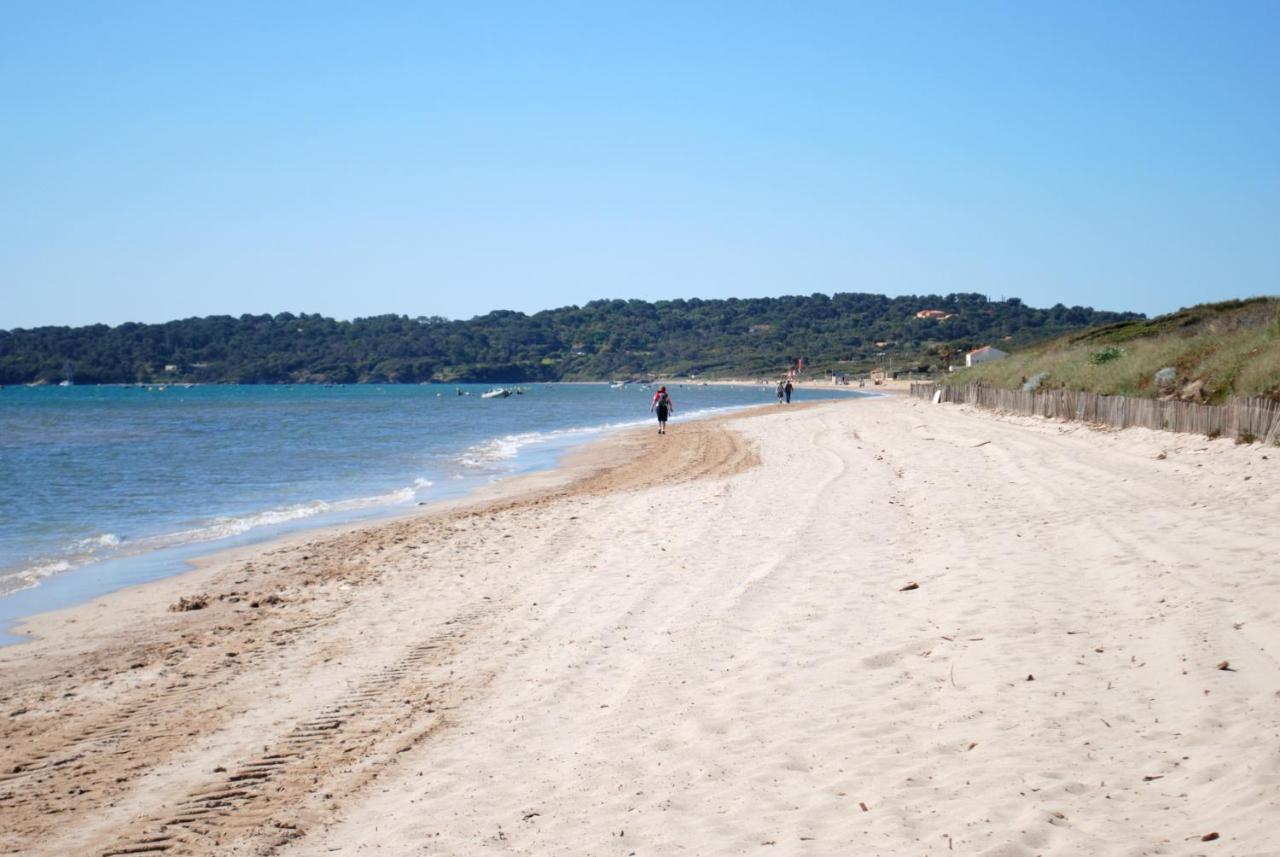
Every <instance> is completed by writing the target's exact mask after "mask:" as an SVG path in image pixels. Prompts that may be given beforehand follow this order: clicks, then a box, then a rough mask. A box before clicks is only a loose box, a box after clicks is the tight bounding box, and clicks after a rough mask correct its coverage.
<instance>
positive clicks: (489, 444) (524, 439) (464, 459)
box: [455, 420, 644, 468]
mask: <svg viewBox="0 0 1280 857" xmlns="http://www.w3.org/2000/svg"><path fill="white" fill-rule="evenodd" d="M643 424H644V421H641V420H636V421H631V422H622V423H603V424H601V425H595V426H576V427H573V428H567V429H556V430H554V431H538V432H523V433H521V434H508V435H503V436H502V437H495V438H492V439H491V440H486V441H484V442H483V443H477V444H475V445H473V446H470V447H468V448H467V449H466V450H464V451H463V452H462V454H461V455H459V456H458V457H457V459H455V460H456V461H457V462H458V463H459V464H461V465H463V466H464V467H472V468H487V467H491V466H493V465H494V464H497V463H499V462H503V461H510V460H511V459H513V458H515V457H516V456H517V455H519V454H520V450H522V449H524V448H525V447H528V446H537V445H540V444H547V443H555V442H556V441H561V440H567V439H570V438H578V437H585V436H589V435H594V434H601V433H603V432H606V431H611V430H614V429H622V428H631V427H633V426H638V425H643Z"/></svg>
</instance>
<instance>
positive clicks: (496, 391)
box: [480, 387, 511, 399]
mask: <svg viewBox="0 0 1280 857" xmlns="http://www.w3.org/2000/svg"><path fill="white" fill-rule="evenodd" d="M510 395H511V391H510V390H508V389H506V388H505V387H494V388H493V389H492V390H489V391H488V392H485V393H481V394H480V398H482V399H505V398H506V397H507V396H510Z"/></svg>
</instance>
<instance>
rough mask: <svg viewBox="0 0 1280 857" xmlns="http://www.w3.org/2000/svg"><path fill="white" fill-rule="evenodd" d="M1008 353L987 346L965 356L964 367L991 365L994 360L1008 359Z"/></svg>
mask: <svg viewBox="0 0 1280 857" xmlns="http://www.w3.org/2000/svg"><path fill="white" fill-rule="evenodd" d="M1008 356H1009V352H1008V351H1001V350H1000V349H999V348H996V347H994V346H991V345H985V346H983V347H982V348H975V349H974V350H973V351H970V352H969V353H968V354H966V355H965V356H964V365H966V366H977V365H978V364H979V363H989V362H991V361H992V360H1000V359H1001V358H1004V357H1008Z"/></svg>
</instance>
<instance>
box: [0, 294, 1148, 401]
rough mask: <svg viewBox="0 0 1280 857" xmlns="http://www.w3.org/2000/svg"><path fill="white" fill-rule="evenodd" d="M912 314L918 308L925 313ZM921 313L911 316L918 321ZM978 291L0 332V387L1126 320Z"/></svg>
mask: <svg viewBox="0 0 1280 857" xmlns="http://www.w3.org/2000/svg"><path fill="white" fill-rule="evenodd" d="M927 311H933V312H932V313H929V312H927ZM922 313H923V314H924V316H925V317H920V316H921V314H922ZM1140 317H1141V316H1139V315H1137V314H1135V313H1114V312H1099V311H1096V310H1093V309H1090V308H1088V307H1078V306H1077V307H1065V306H1062V305H1061V304H1059V305H1057V306H1054V307H1051V308H1048V309H1036V308H1033V307H1029V306H1026V305H1025V304H1023V303H1022V302H1021V301H1020V300H1018V299H1016V298H1011V299H1009V300H1001V301H990V300H988V299H987V298H986V297H985V296H983V295H979V294H950V295H945V296H941V295H911V296H901V297H895V298H890V297H885V296H883V295H873V294H857V293H839V294H835V295H825V294H813V295H809V296H807V297H802V296H792V297H778V298H750V299H736V298H730V299H727V300H698V299H691V300H671V301H656V302H649V301H641V300H600V301H592V302H591V303H588V304H586V305H585V306H580V307H579V306H567V307H561V308H559V309H552V310H545V311H543V312H538V313H535V314H533V315H526V314H524V313H519V312H510V311H497V312H491V313H488V314H487V315H482V316H477V317H476V318H472V319H469V320H466V321H452V320H449V319H444V318H439V317H417V318H410V317H408V316H400V315H382V316H374V317H370V318H358V319H354V320H352V321H336V320H334V319H331V318H325V317H323V316H320V315H309V314H305V313H303V314H300V315H294V314H293V313H280V314H278V315H274V316H272V315H242V316H239V317H232V316H209V317H206V318H187V319H182V320H178V321H170V322H166V323H164V324H136V323H128V324H121V325H118V326H116V327H109V326H107V325H103V324H98V325H91V326H87V327H39V328H33V329H15V330H0V384H21V383H56V382H58V381H61V380H63V379H64V378H65V377H66V376H67V375H68V374H73V375H74V380H75V382H76V383H78V384H82V383H83V384H92V383H133V382H139V381H143V382H152V381H192V382H204V383H233V384H235V383H248V384H260V383H363V382H379V383H382V382H391V383H417V382H424V381H558V380H598V379H605V378H617V377H633V376H634V377H639V376H649V375H672V376H674V375H683V376H688V375H697V376H702V377H715V376H758V375H770V374H774V373H776V372H778V371H780V370H781V369H784V368H785V367H786V366H787V365H788V364H789V363H791V362H793V361H795V360H796V359H797V358H801V357H803V358H805V360H806V363H807V364H808V366H809V367H810V370H811V371H812V372H815V373H823V372H826V371H829V370H830V371H836V372H857V371H864V370H867V369H870V368H873V367H876V366H881V365H884V366H887V365H888V364H889V362H890V361H892V363H893V366H894V368H895V370H901V371H908V370H917V371H927V370H929V369H936V368H939V367H944V366H946V365H947V364H948V363H950V362H955V361H957V359H959V358H958V356H957V355H960V354H962V353H963V352H964V351H965V350H967V349H969V348H973V347H977V346H981V345H987V344H999V345H1000V346H1001V347H1002V348H1005V349H1006V350H1007V349H1008V348H1010V347H1017V346H1020V345H1025V344H1029V343H1032V342H1037V341H1040V340H1044V339H1047V338H1050V337H1054V336H1059V335H1061V334H1063V333H1066V332H1069V331H1073V330H1078V329H1080V328H1084V327H1089V326H1092V325H1097V324H1106V323H1111V322H1117V321H1123V320H1126V319H1134V318H1140Z"/></svg>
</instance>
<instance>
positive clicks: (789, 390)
mask: <svg viewBox="0 0 1280 857" xmlns="http://www.w3.org/2000/svg"><path fill="white" fill-rule="evenodd" d="M793 389H795V388H794V387H792V386H791V381H790V380H788V381H787V386H785V387H783V388H782V392H784V393H786V395H787V404H788V405H789V404H791V391H792V390H793Z"/></svg>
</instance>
